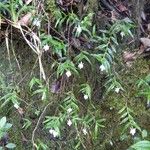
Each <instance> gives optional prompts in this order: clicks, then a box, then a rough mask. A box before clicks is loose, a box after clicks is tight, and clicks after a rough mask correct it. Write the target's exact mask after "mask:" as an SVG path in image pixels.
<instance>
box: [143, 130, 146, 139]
mask: <svg viewBox="0 0 150 150" xmlns="http://www.w3.org/2000/svg"><path fill="white" fill-rule="evenodd" d="M146 137H147V131H146V130H143V131H142V138H146Z"/></svg>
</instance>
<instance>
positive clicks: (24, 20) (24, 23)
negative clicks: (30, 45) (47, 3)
mask: <svg viewBox="0 0 150 150" xmlns="http://www.w3.org/2000/svg"><path fill="white" fill-rule="evenodd" d="M31 17H32V13H31V12H29V13H27V14H26V15H24V16H23V17H22V18H21V19H20V20H19V21H18V23H19V24H20V25H22V26H27V25H28V24H29V23H30V18H31Z"/></svg>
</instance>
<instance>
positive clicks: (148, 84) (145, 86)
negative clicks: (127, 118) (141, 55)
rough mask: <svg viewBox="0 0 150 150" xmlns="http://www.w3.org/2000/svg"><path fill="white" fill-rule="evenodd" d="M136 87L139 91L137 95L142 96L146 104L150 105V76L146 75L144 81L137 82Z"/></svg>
mask: <svg viewBox="0 0 150 150" xmlns="http://www.w3.org/2000/svg"><path fill="white" fill-rule="evenodd" d="M137 87H138V89H139V90H140V91H139V93H138V95H139V96H144V97H145V98H146V100H147V104H148V105H149V103H150V75H147V76H146V77H145V78H144V79H140V80H138V82H137Z"/></svg>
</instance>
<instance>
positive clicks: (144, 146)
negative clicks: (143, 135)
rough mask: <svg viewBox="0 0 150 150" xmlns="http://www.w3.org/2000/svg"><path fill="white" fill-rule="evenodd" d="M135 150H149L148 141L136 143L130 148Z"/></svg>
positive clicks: (149, 142) (149, 143)
mask: <svg viewBox="0 0 150 150" xmlns="http://www.w3.org/2000/svg"><path fill="white" fill-rule="evenodd" d="M131 148H133V149H135V150H150V141H147V140H144V141H140V142H137V143H135V144H133V145H132V146H131Z"/></svg>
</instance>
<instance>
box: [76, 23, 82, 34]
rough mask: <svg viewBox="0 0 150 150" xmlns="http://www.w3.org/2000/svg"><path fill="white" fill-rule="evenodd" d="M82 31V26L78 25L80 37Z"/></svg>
mask: <svg viewBox="0 0 150 150" xmlns="http://www.w3.org/2000/svg"><path fill="white" fill-rule="evenodd" d="M81 31H82V28H81V26H80V25H78V27H77V33H78V35H79V34H80V33H81Z"/></svg>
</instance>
